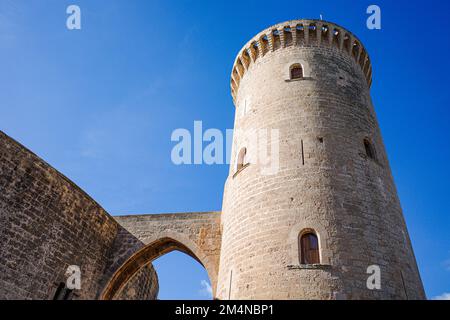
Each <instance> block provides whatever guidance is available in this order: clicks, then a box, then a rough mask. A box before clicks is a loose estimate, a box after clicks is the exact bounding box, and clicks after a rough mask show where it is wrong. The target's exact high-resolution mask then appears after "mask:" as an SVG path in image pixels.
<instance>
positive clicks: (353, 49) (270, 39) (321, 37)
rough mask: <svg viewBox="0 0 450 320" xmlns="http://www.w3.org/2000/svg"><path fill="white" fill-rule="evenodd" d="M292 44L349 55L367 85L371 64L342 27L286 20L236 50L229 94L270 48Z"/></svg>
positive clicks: (356, 41)
mask: <svg viewBox="0 0 450 320" xmlns="http://www.w3.org/2000/svg"><path fill="white" fill-rule="evenodd" d="M295 46H324V47H328V48H334V49H336V50H339V51H341V52H343V53H346V54H348V55H350V56H351V57H352V59H353V60H354V61H355V63H356V64H358V65H359V67H360V68H361V72H362V73H363V74H364V77H365V78H366V80H367V84H368V86H369V87H370V86H371V84H372V66H371V63H370V57H369V54H368V53H367V51H366V49H365V48H364V46H363V44H362V42H361V41H360V40H359V39H358V38H357V37H356V36H355V35H354V34H353V33H351V32H350V31H348V30H346V29H344V28H343V27H341V26H339V25H337V24H335V23H331V22H328V21H323V20H307V19H302V20H290V21H286V22H282V23H279V24H276V25H274V26H272V27H269V28H267V29H265V30H263V31H261V32H260V33H258V34H257V35H256V36H254V37H253V38H252V39H251V40H250V41H248V42H247V43H246V44H245V46H244V47H243V48H242V49H241V50H240V51H239V53H238V55H237V57H236V59H235V61H234V64H233V69H232V72H231V95H232V96H233V101H235V99H236V94H237V91H238V90H239V84H240V81H241V79H242V78H243V77H244V76H245V73H246V72H247V70H248V68H250V67H251V65H252V64H253V63H254V62H255V61H257V60H258V59H260V58H263V57H265V56H266V55H268V54H270V53H271V52H274V51H277V50H280V49H283V48H289V47H295Z"/></svg>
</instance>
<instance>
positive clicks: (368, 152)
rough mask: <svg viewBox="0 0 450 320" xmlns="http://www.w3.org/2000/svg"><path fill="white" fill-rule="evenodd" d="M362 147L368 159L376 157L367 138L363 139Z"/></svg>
mask: <svg viewBox="0 0 450 320" xmlns="http://www.w3.org/2000/svg"><path fill="white" fill-rule="evenodd" d="M364 149H365V150H366V155H367V157H369V158H370V159H374V160H375V159H376V153H375V148H374V146H373V144H372V143H371V142H370V141H369V139H364Z"/></svg>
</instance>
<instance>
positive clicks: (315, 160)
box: [216, 20, 425, 299]
mask: <svg viewBox="0 0 450 320" xmlns="http://www.w3.org/2000/svg"><path fill="white" fill-rule="evenodd" d="M371 82H372V68H371V63H370V60H369V56H368V54H367V51H366V50H365V49H364V47H363V45H362V43H361V42H360V41H359V40H358V39H357V38H356V37H355V36H354V35H353V34H352V33H351V32H349V31H347V30H345V29H344V28H342V27H340V26H338V25H336V24H333V23H330V22H325V21H317V20H294V21H288V22H284V23H281V24H278V25H275V26H273V27H270V28H268V29H266V30H264V31H262V32H261V33H259V34H258V35H257V36H255V37H254V38H253V39H251V40H250V41H249V42H248V43H247V44H246V45H245V46H244V48H243V49H242V50H241V51H240V52H239V54H238V56H237V58H236V61H235V63H234V66H233V71H232V76H231V91H232V96H233V100H234V103H235V106H236V117H235V134H234V138H233V147H232V158H231V165H230V173H229V176H228V179H227V181H226V185H225V192H224V200H223V216H222V232H223V238H222V248H221V257H220V268H219V276H218V284H217V291H216V296H217V298H219V299H380V298H383V299H423V298H425V295H424V291H423V286H422V282H421V279H420V275H419V272H418V268H417V265H416V261H415V257H414V253H413V250H412V247H411V243H410V240H409V236H408V233H407V229H406V225H405V221H404V219H403V214H402V210H401V207H400V203H399V199H398V196H397V193H396V188H395V185H394V181H393V178H392V175H391V171H390V168H389V163H388V159H387V156H386V152H385V148H384V146H383V142H382V138H381V134H380V130H379V127H378V124H377V120H376V116H375V112H374V108H373V105H372V102H371V98H370V85H371ZM264 130H274V131H275V132H276V131H277V130H278V138H277V137H276V135H275V136H274V137H275V138H274V139H270V137H271V135H270V132H272V131H270V132H269V131H267V132H268V137H269V142H271V143H272V142H274V141H275V140H277V141H278V142H279V147H278V148H279V153H278V154H279V157H278V164H277V170H275V171H273V170H272V171H273V172H271V170H269V171H267V170H266V171H265V170H264V168H263V167H265V166H266V165H265V164H262V163H261V161H260V159H256V161H255V158H258V157H257V156H256V157H255V154H258V152H259V151H256V150H255V149H260V148H261V147H262V146H261V145H260V143H255V139H254V136H255V134H256V135H257V136H258V137H260V135H258V132H264ZM258 139H259V138H258ZM257 141H260V140H257ZM271 147H272V149H273V150H275V151H276V148H275V147H274V145H272V146H271ZM273 150H272V151H273ZM269 151H270V149H269ZM269 154H270V152H269ZM271 156H272V158H271V160H272V161H274V159H275V158H276V156H274V155H273V154H271ZM249 159H250V160H249ZM275 162H276V161H275ZM369 266H375V267H370V268H369ZM377 267H379V270H380V284H381V288H380V289H377V287H376V286H377V282H376V279H375V278H373V277H372V278H371V279H369V280H370V281H369V282H370V284H372V285H375V288H374V287H373V286H371V288H372V289H369V288H368V286H367V280H368V278H369V277H370V276H371V275H372V274H373V272H375V274H376V273H377V271H376V269H377ZM368 268H369V272H370V274H368V273H367V272H368ZM375 276H376V275H375ZM374 279H375V280H374Z"/></svg>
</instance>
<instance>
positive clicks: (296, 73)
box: [290, 64, 303, 80]
mask: <svg viewBox="0 0 450 320" xmlns="http://www.w3.org/2000/svg"><path fill="white" fill-rule="evenodd" d="M290 76H291V80H294V79H301V78H303V68H302V66H301V65H299V64H294V65H293V66H291V71H290Z"/></svg>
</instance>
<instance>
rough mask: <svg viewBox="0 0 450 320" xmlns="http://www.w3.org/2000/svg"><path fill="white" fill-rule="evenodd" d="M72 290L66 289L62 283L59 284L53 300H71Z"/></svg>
mask: <svg viewBox="0 0 450 320" xmlns="http://www.w3.org/2000/svg"><path fill="white" fill-rule="evenodd" d="M72 293H73V290H71V289H69V288H67V287H66V284H65V283H64V282H61V283H60V284H59V285H58V289H56V292H55V295H54V296H53V300H72Z"/></svg>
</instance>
